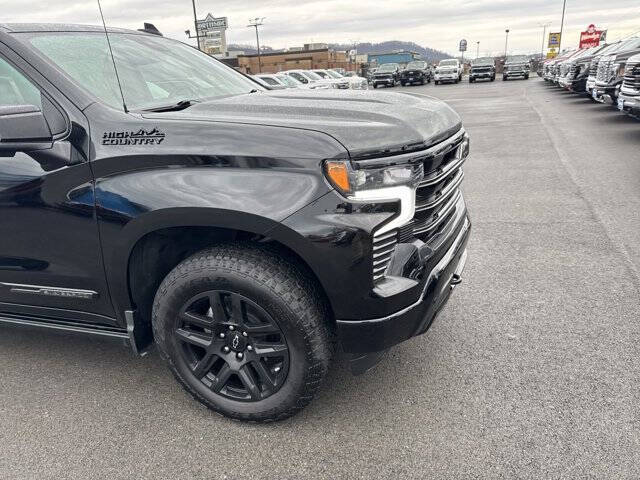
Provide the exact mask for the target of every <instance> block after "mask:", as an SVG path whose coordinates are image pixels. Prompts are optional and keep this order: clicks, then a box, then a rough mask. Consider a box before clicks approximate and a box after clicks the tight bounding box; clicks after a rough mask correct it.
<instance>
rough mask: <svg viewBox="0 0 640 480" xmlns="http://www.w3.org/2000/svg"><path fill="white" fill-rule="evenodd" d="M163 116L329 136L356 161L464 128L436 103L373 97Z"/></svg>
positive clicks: (294, 97) (287, 93)
mask: <svg viewBox="0 0 640 480" xmlns="http://www.w3.org/2000/svg"><path fill="white" fill-rule="evenodd" d="M152 115H153V117H155V118H157V116H158V114H157V113H156V114H152ZM145 116H147V115H145ZM162 116H163V118H167V119H169V118H171V119H176V120H199V121H210V122H225V123H239V124H253V125H269V126H277V127H286V128H297V129H303V130H313V131H317V132H323V133H325V134H327V135H330V136H332V137H333V138H334V139H336V140H337V141H338V142H340V143H341V144H342V145H343V146H344V147H345V148H346V149H347V150H348V151H349V153H350V154H351V155H352V156H354V157H357V156H360V155H363V154H371V153H373V152H375V151H380V150H387V149H395V148H402V147H404V146H407V145H414V146H415V145H416V144H426V145H427V146H430V145H432V144H434V143H437V142H440V141H442V140H443V139H445V138H447V137H449V136H450V135H452V134H453V133H455V132H456V131H458V130H459V129H460V128H461V127H462V125H461V121H460V117H459V116H458V114H457V113H456V112H454V111H453V110H452V109H451V108H450V107H449V106H448V105H446V104H445V103H444V102H442V101H440V100H437V99H435V98H432V97H428V96H426V95H419V94H405V93H386V92H370V91H361V92H357V91H340V90H323V91H320V90H316V91H308V90H302V89H290V90H280V91H267V92H259V93H253V94H247V95H237V96H233V97H228V98H222V99H217V100H212V101H207V102H203V103H198V104H195V105H193V106H192V107H190V108H188V109H186V110H182V111H179V112H168V113H165V114H162Z"/></svg>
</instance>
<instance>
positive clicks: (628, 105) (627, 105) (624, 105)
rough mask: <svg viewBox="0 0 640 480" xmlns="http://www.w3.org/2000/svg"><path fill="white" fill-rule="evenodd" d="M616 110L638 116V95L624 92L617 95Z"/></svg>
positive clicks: (639, 110) (639, 103)
mask: <svg viewBox="0 0 640 480" xmlns="http://www.w3.org/2000/svg"><path fill="white" fill-rule="evenodd" d="M618 110H620V111H621V112H624V113H627V114H629V115H631V116H633V117H637V118H640V95H639V96H631V95H627V94H625V93H624V92H623V93H620V95H619V96H618Z"/></svg>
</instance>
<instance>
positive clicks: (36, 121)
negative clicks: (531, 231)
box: [0, 105, 53, 156]
mask: <svg viewBox="0 0 640 480" xmlns="http://www.w3.org/2000/svg"><path fill="white" fill-rule="evenodd" d="M52 146H53V135H52V133H51V129H50V128H49V124H48V123H47V121H46V120H45V118H44V115H43V113H42V112H41V111H40V109H39V108H38V107H36V106H34V105H11V106H0V156H6V155H7V154H9V155H15V153H16V152H32V151H34V150H44V149H47V148H51V147H52Z"/></svg>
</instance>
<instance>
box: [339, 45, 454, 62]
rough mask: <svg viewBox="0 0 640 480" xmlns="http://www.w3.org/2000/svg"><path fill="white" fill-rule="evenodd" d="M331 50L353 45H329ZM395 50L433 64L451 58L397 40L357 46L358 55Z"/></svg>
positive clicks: (447, 55) (430, 49)
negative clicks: (409, 53)
mask: <svg viewBox="0 0 640 480" xmlns="http://www.w3.org/2000/svg"><path fill="white" fill-rule="evenodd" d="M330 46H331V48H335V49H336V50H351V49H352V48H353V45H348V44H331V45H330ZM397 50H406V51H409V52H416V53H419V54H420V55H422V58H423V59H424V60H428V61H430V62H435V61H438V60H442V59H444V58H451V55H449V54H447V53H445V52H441V51H439V50H434V49H433V48H429V47H421V46H420V45H418V44H417V43H414V42H401V41H399V40H391V41H388V42H382V43H359V44H358V53H360V54H365V53H390V52H394V51H397Z"/></svg>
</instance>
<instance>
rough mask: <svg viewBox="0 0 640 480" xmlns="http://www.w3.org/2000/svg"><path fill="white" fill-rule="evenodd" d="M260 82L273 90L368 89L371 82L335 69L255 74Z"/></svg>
mask: <svg viewBox="0 0 640 480" xmlns="http://www.w3.org/2000/svg"><path fill="white" fill-rule="evenodd" d="M253 78H254V79H256V80H257V81H258V82H259V83H261V84H262V85H264V86H265V87H267V88H269V89H271V90H283V89H287V88H306V89H311V90H316V89H329V88H336V89H339V90H368V89H369V82H368V81H367V79H366V78H364V77H358V76H357V75H356V74H355V73H354V72H344V71H343V72H340V71H338V70H334V69H328V70H324V69H316V70H287V71H284V72H279V73H261V74H258V75H253Z"/></svg>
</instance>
